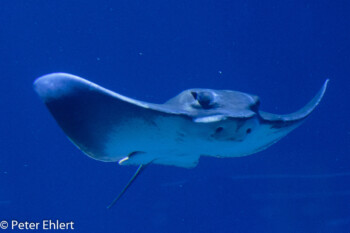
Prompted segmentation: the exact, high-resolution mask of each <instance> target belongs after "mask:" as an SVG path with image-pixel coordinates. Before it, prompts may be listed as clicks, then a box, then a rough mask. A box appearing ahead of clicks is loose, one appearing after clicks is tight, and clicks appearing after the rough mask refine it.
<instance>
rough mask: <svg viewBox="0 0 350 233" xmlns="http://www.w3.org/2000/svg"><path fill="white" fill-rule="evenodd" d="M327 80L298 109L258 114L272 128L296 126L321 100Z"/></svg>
mask: <svg viewBox="0 0 350 233" xmlns="http://www.w3.org/2000/svg"><path fill="white" fill-rule="evenodd" d="M328 81H329V80H328V79H327V80H326V81H325V83H324V84H323V86H322V88H321V89H320V90H319V91H318V93H317V94H316V96H315V97H314V98H313V99H312V100H311V101H310V102H309V103H308V104H306V105H305V106H304V107H303V108H301V109H300V110H299V111H297V112H294V113H291V114H287V115H276V114H272V113H267V112H262V111H260V112H259V114H260V116H261V118H262V121H263V122H265V123H267V124H269V125H271V127H274V128H284V127H288V126H298V125H299V123H301V122H302V121H303V120H304V119H305V118H306V117H308V116H309V115H310V113H311V112H312V111H313V110H314V109H315V108H316V106H317V105H318V104H319V103H320V102H321V100H322V97H323V95H324V93H325V92H326V89H327V84H328Z"/></svg>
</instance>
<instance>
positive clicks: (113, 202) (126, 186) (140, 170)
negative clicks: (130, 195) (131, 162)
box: [107, 157, 147, 209]
mask: <svg viewBox="0 0 350 233" xmlns="http://www.w3.org/2000/svg"><path fill="white" fill-rule="evenodd" d="M126 158H128V157H126ZM146 166H147V165H143V164H141V165H140V166H139V167H138V168H137V170H136V172H135V173H134V175H133V176H132V177H131V178H130V180H129V182H128V183H127V184H126V185H125V187H124V188H123V189H122V191H121V192H120V193H119V194H118V196H117V197H116V198H115V199H114V200H113V201H112V203H111V204H110V205H109V206H107V209H110V208H112V207H113V206H114V204H115V203H117V201H118V200H119V199H120V198H121V197H122V196H123V194H124V193H125V192H126V190H127V189H128V188H129V187H130V186H131V184H132V183H133V182H134V181H135V180H136V178H137V177H138V176H139V175H140V174H141V172H142V171H143V170H144V169H145V168H146Z"/></svg>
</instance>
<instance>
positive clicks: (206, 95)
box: [191, 91, 215, 109]
mask: <svg viewBox="0 0 350 233" xmlns="http://www.w3.org/2000/svg"><path fill="white" fill-rule="evenodd" d="M191 94H192V96H193V98H194V99H195V100H197V101H198V103H199V104H200V105H201V107H202V108H204V109H209V108H212V107H214V105H215V101H214V95H213V93H211V92H209V91H200V92H195V91H192V92H191Z"/></svg>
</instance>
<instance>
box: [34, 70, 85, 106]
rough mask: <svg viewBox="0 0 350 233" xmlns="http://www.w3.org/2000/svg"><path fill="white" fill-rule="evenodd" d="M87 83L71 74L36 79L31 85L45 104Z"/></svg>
mask: <svg viewBox="0 0 350 233" xmlns="http://www.w3.org/2000/svg"><path fill="white" fill-rule="evenodd" d="M88 83H89V82H88V81H86V80H84V79H82V78H80V77H78V76H75V75H72V74H67V73H51V74H47V75H44V76H41V77H39V78H37V79H36V80H35V81H34V83H33V88H34V90H35V92H36V93H37V94H38V95H39V96H40V98H41V99H42V100H43V101H44V102H45V103H46V102H49V101H51V100H52V99H56V98H59V97H61V96H62V95H65V94H68V93H70V92H71V91H73V90H74V89H76V88H77V87H79V85H81V84H88Z"/></svg>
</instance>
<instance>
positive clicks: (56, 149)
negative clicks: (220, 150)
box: [0, 0, 350, 233]
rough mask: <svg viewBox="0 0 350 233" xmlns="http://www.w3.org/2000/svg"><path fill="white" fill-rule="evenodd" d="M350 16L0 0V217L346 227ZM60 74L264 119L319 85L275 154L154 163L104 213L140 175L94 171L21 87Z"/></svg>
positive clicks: (148, 224) (97, 228) (81, 227)
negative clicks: (202, 101)
mask: <svg viewBox="0 0 350 233" xmlns="http://www.w3.org/2000/svg"><path fill="white" fill-rule="evenodd" d="M349 5H350V2H349V1H346V0H339V1H333V0H318V1H311V0H295V1H260V0H248V1H243V0H236V1H233V0H231V1H229V0H226V1H225V0H215V1H214V0H211V1H209V0H192V1H188V0H185V1H184V0H170V1H161V0H154V1H149V0H135V1H128V0H118V1H112V0H109V1H108V0H101V1H92V0H90V1H44V0H42V1H41V0H36V1H32V0H17V1H13V0H3V1H1V2H0V56H1V61H0V71H1V78H0V95H1V96H0V109H1V118H0V130H1V131H0V132H1V133H0V149H1V154H0V221H2V220H7V221H11V220H18V221H22V222H24V221H32V222H40V221H42V220H43V219H53V220H56V219H59V220H60V221H67V222H68V221H74V223H75V225H74V226H75V230H74V231H75V232H85V233H86V232H93V233H96V232H106V233H107V232H130V233H131V232H188V233H190V232H205V233H210V232H215V233H217V232H220V233H221V232H237V233H240V232H259V233H262V232H279V233H280V232H286V233H289V232H290V233H296V232H297V233H302V232H305V233H313V232H317V233H322V232H331V233H333V232H337V233H343V232H344V233H346V232H350V186H349V182H350V153H349V152H350V120H349V116H350V114H349V113H350V108H349V99H350V98H349V91H350V81H349V78H350V62H349V61H350V43H349V41H350V16H349V11H350V6H349ZM57 71H62V72H67V73H72V74H75V75H79V76H81V77H84V78H86V79H89V80H91V81H93V82H95V83H98V84H100V85H102V86H104V87H106V88H109V89H112V90H114V91H116V92H118V93H121V94H123V95H126V96H129V97H132V98H136V99H140V100H145V101H150V102H157V103H162V102H164V101H166V100H167V99H169V98H171V97H173V96H174V95H176V94H177V93H179V92H180V91H182V90H184V89H188V88H193V87H203V88H212V89H232V90H239V91H243V92H247V93H252V94H256V95H258V96H260V98H261V109H263V110H264V111H270V112H274V113H289V112H293V111H296V110H297V109H299V108H300V107H302V106H303V105H304V104H306V103H307V102H308V101H309V100H310V99H311V98H312V97H313V95H314V94H315V93H316V92H317V90H318V89H319V88H320V87H321V85H322V83H323V82H324V80H325V79H327V78H330V83H329V88H328V90H327V93H326V95H325V97H324V99H323V101H322V102H321V104H320V105H319V107H318V108H317V109H316V110H315V112H314V113H313V114H312V115H311V116H310V118H309V119H308V120H307V121H306V122H305V123H304V124H303V125H302V126H301V127H300V128H298V129H296V130H295V131H294V132H292V133H291V134H290V135H288V136H287V137H286V138H284V139H282V140H281V141H280V142H278V143H277V144H275V145H273V146H272V147H271V148H269V149H267V150H265V151H263V152H260V153H258V154H255V155H252V156H247V157H242V158H232V159H215V158H202V159H201V160H200V163H199V165H198V166H197V167H196V168H194V169H183V168H176V167H165V166H157V165H154V166H150V167H149V168H148V169H147V170H146V171H145V172H144V173H143V174H142V176H140V178H139V179H138V180H137V181H136V182H135V184H134V185H133V186H132V187H131V188H130V189H129V190H128V192H127V193H126V195H125V196H124V197H123V198H122V199H121V200H120V202H118V203H117V205H116V206H115V207H114V208H113V209H112V210H107V209H106V206H107V205H108V204H109V203H110V202H111V201H112V200H113V198H114V197H115V196H116V194H117V193H118V192H119V191H120V190H121V189H122V187H123V186H124V185H125V183H126V182H127V181H128V179H129V178H130V176H131V175H132V174H133V172H134V170H135V169H136V168H135V167H121V166H118V165H117V164H111V163H102V162H98V161H95V160H92V159H90V158H88V157H87V156H85V155H83V154H82V153H81V152H80V151H79V150H78V149H76V148H75V147H74V146H73V145H72V144H71V143H70V142H69V141H68V140H67V139H66V137H65V135H64V134H63V132H62V131H61V130H60V129H59V127H58V126H57V125H56V123H55V121H54V120H53V118H52V117H51V115H50V114H49V112H48V111H47V109H46V108H45V106H44V104H42V102H41V101H40V99H39V98H38V97H37V95H36V94H35V93H34V91H33V89H32V83H33V81H34V80H35V78H37V77H39V76H41V75H44V74H47V73H51V72H57ZM0 231H1V229H0ZM4 232H11V230H9V229H8V230H4ZM22 232H23V231H22ZM46 232H47V231H46ZM68 232H72V231H68Z"/></svg>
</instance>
